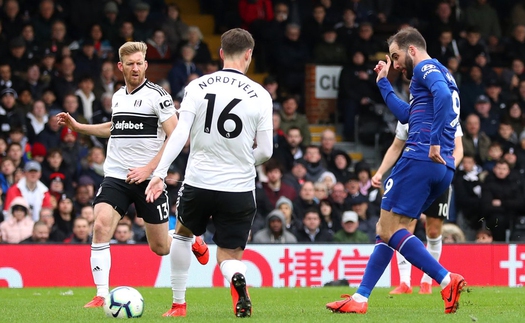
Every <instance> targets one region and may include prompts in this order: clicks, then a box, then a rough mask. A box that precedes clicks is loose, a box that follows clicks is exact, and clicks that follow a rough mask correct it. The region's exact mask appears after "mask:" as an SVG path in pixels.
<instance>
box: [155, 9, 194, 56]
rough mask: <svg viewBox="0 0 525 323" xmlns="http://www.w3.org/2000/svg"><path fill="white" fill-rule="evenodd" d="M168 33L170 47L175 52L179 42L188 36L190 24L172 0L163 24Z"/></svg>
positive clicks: (163, 28) (162, 26)
mask: <svg viewBox="0 0 525 323" xmlns="http://www.w3.org/2000/svg"><path fill="white" fill-rule="evenodd" d="M161 28H162V30H163V31H164V33H165V34H166V39H167V43H168V47H169V48H170V51H171V52H172V53H175V52H176V51H177V49H178V46H179V44H180V43H181V42H182V41H183V40H185V39H187V37H188V25H187V24H186V23H184V21H182V19H181V17H180V8H179V6H178V5H177V4H176V3H174V2H172V3H170V4H168V11H167V15H166V17H165V18H164V21H163V22H162V25H161Z"/></svg>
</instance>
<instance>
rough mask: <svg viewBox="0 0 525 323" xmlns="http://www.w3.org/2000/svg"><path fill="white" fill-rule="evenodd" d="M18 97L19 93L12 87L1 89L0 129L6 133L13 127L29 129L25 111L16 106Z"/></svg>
mask: <svg viewBox="0 0 525 323" xmlns="http://www.w3.org/2000/svg"><path fill="white" fill-rule="evenodd" d="M17 98H18V94H17V93H16V91H15V90H14V89H12V88H5V89H3V90H2V91H0V104H1V105H2V106H1V107H0V130H1V131H2V132H4V133H7V132H9V130H11V128H12V127H21V128H23V129H24V131H25V129H27V125H26V117H25V113H24V111H22V109H20V108H18V107H17V106H16V99H17Z"/></svg>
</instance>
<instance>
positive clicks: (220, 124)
mask: <svg viewBox="0 0 525 323" xmlns="http://www.w3.org/2000/svg"><path fill="white" fill-rule="evenodd" d="M215 97H216V95H215V94H211V93H208V94H206V96H205V97H204V98H205V99H206V100H208V107H207V108H206V121H205V122H204V132H205V133H208V134H209V133H211V121H212V118H213V110H214V109H215ZM239 102H241V100H240V99H233V100H231V101H230V103H228V105H227V106H226V107H225V108H224V110H222V112H221V114H220V115H219V120H217V130H219V133H220V134H221V136H223V137H224V138H228V139H233V138H235V137H237V136H239V135H240V134H241V131H242V121H241V118H239V116H238V115H236V114H234V113H230V111H231V110H232V109H233V108H234V107H235V106H236V105H237V104H239ZM228 120H231V121H233V122H234V123H235V127H234V128H233V130H231V131H229V130H226V128H225V126H224V125H225V123H226V121H228Z"/></svg>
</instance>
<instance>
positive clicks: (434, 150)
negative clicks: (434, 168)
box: [428, 145, 447, 165]
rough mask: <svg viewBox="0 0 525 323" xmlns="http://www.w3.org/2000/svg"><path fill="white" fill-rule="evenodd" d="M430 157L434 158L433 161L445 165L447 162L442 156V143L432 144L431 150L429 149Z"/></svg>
mask: <svg viewBox="0 0 525 323" xmlns="http://www.w3.org/2000/svg"><path fill="white" fill-rule="evenodd" d="M428 157H429V158H430V159H432V160H433V161H435V162H436V163H440V164H444V165H446V164H447V163H446V162H445V160H444V159H443V157H441V146H440V145H431V146H430V150H429V151H428Z"/></svg>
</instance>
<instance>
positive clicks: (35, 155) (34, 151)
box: [31, 142, 47, 165]
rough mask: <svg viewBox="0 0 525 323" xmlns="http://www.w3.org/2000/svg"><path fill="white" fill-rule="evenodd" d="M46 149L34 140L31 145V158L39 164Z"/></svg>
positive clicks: (44, 157) (43, 157)
mask: <svg viewBox="0 0 525 323" xmlns="http://www.w3.org/2000/svg"><path fill="white" fill-rule="evenodd" d="M46 154H47V149H46V147H45V146H44V145H42V144H41V143H39V142H35V143H34V144H33V145H32V146H31V159H32V160H34V161H36V162H38V163H39V164H40V165H42V163H43V162H44V160H45V159H46Z"/></svg>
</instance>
